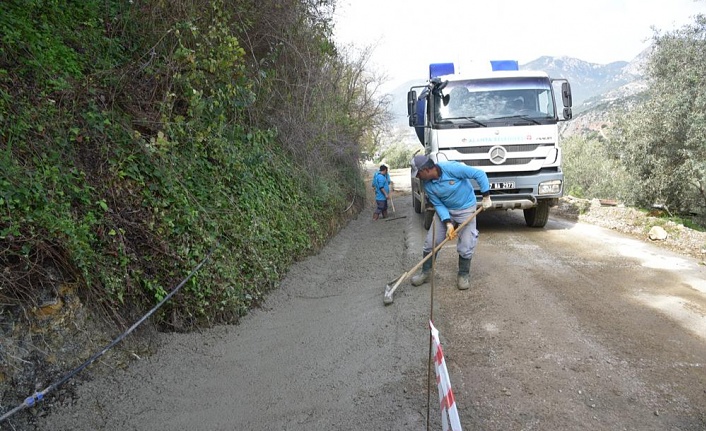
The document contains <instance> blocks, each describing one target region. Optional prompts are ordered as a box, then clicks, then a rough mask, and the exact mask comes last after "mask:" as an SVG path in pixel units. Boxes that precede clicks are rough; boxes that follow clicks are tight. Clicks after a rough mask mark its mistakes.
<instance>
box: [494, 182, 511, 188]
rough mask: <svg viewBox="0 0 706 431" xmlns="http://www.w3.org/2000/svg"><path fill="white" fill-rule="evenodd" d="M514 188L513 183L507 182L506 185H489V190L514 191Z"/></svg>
mask: <svg viewBox="0 0 706 431" xmlns="http://www.w3.org/2000/svg"><path fill="white" fill-rule="evenodd" d="M514 188H515V183H514V182H507V183H490V189H491V190H502V189H514Z"/></svg>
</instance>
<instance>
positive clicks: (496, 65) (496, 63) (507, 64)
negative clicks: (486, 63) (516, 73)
mask: <svg viewBox="0 0 706 431" xmlns="http://www.w3.org/2000/svg"><path fill="white" fill-rule="evenodd" d="M490 67H492V69H493V72H496V71H498V70H520V66H518V64H517V60H490Z"/></svg>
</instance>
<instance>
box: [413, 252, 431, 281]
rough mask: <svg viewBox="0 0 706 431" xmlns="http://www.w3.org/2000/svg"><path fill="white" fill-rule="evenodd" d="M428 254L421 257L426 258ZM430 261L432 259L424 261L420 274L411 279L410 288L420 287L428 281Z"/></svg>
mask: <svg viewBox="0 0 706 431" xmlns="http://www.w3.org/2000/svg"><path fill="white" fill-rule="evenodd" d="M428 254H429V253H423V254H422V257H427V255H428ZM431 260H432V258H429V259H427V260H425V261H424V263H423V264H422V272H420V273H419V274H417V275H415V276H414V277H412V286H421V285H422V284H424V283H426V282H427V281H429V278H430V277H431Z"/></svg>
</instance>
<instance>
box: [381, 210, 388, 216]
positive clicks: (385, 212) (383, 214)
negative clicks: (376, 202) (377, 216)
mask: <svg viewBox="0 0 706 431" xmlns="http://www.w3.org/2000/svg"><path fill="white" fill-rule="evenodd" d="M382 218H387V210H385V211H383V212H382Z"/></svg>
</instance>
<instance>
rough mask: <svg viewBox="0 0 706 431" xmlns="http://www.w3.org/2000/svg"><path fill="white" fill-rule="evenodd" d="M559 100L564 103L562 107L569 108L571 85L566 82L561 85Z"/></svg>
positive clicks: (570, 103)
mask: <svg viewBox="0 0 706 431" xmlns="http://www.w3.org/2000/svg"><path fill="white" fill-rule="evenodd" d="M561 100H562V102H564V107H566V108H571V105H572V98H571V84H569V83H568V82H562V83H561ZM569 112H571V110H569ZM564 116H566V110H564Z"/></svg>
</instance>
